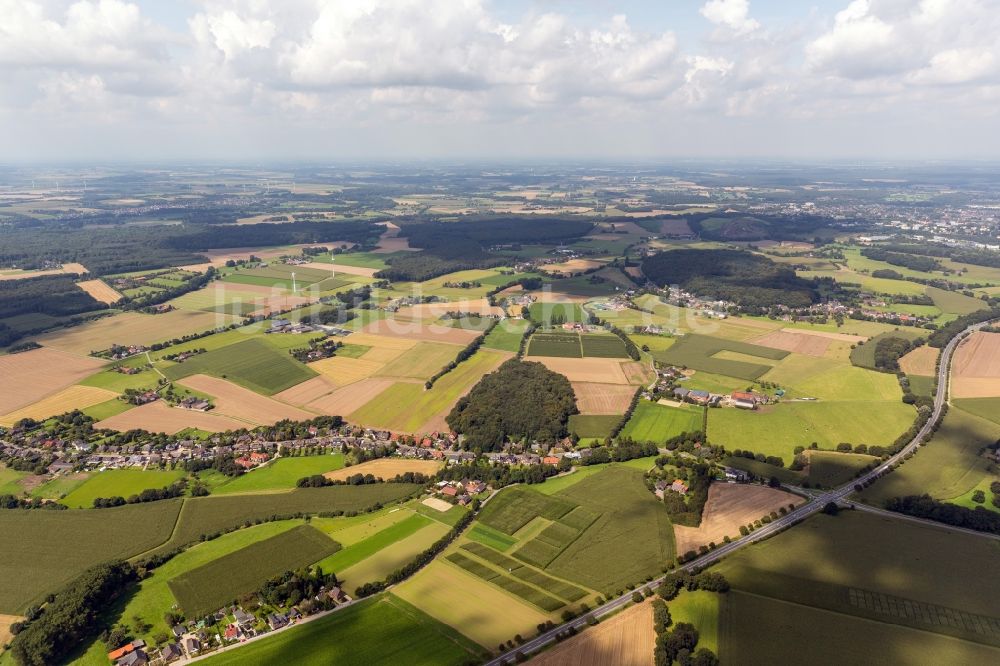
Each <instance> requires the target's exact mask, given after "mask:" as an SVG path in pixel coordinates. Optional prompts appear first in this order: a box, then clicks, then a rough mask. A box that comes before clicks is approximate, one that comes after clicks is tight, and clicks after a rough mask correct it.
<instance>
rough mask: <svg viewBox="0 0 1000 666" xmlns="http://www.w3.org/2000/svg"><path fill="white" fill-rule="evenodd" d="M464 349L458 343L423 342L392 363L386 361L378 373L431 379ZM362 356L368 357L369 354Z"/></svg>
mask: <svg viewBox="0 0 1000 666" xmlns="http://www.w3.org/2000/svg"><path fill="white" fill-rule="evenodd" d="M461 350H462V347H459V346H458V345H450V344H441V343H437V342H421V343H418V344H417V345H416V346H414V347H413V348H412V349H408V350H407V351H405V352H403V354H402V355H401V356H399V357H398V358H396V359H394V360H393V361H392V362H391V363H386V364H385V366H383V367H382V369H381V370H379V371H378V373H376V374H377V375H378V376H381V377H409V378H411V379H429V378H430V377H431V376H433V375H434V374H436V373H437V372H439V371H440V370H441V369H442V368H444V366H446V365H448V363H450V362H451V361H454V360H455V356H456V355H457V354H458V352H460V351H461ZM362 358H364V359H367V358H368V354H365V355H364V356H363V357H362Z"/></svg>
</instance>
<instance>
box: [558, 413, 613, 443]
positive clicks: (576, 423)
mask: <svg viewBox="0 0 1000 666" xmlns="http://www.w3.org/2000/svg"><path fill="white" fill-rule="evenodd" d="M621 420H622V417H621V416H619V415H614V414H609V415H605V414H573V415H572V416H570V417H569V431H570V432H571V433H573V434H575V435H576V436H577V437H580V438H581V439H590V438H593V439H604V438H605V437H610V436H611V431H612V429H614V427H615V426H616V425H618V423H619V422H621Z"/></svg>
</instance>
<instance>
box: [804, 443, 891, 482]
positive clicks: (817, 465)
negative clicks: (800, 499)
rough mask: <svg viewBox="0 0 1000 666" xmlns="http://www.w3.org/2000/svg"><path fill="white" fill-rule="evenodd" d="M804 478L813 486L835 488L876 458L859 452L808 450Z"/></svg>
mask: <svg viewBox="0 0 1000 666" xmlns="http://www.w3.org/2000/svg"><path fill="white" fill-rule="evenodd" d="M806 455H808V456H809V465H808V467H807V468H806V469H807V470H808V475H807V476H806V479H807V480H808V481H809V484H810V485H812V486H814V487H817V486H818V487H822V488H835V487H837V486H840V485H842V484H845V483H847V482H848V481H850V480H851V479H853V478H854V475H855V474H856V473H857V472H858V470H861V469H863V468H865V467H867V466H868V465H870V464H871V463H873V462H876V461H877V460H878V459H877V458H875V457H874V456H867V455H864V454H861V453H837V452H834V451H809V452H808V453H807V454H806Z"/></svg>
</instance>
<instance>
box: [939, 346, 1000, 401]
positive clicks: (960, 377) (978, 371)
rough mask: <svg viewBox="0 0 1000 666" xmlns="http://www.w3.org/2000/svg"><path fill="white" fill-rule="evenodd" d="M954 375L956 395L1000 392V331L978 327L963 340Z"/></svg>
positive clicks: (968, 395)
mask: <svg viewBox="0 0 1000 666" xmlns="http://www.w3.org/2000/svg"><path fill="white" fill-rule="evenodd" d="M951 376H952V385H951V395H952V397H954V398H989V397H992V396H1000V333H983V332H981V331H977V332H976V333H973V334H972V335H970V336H969V337H968V338H966V339H965V340H963V341H962V342H961V343H960V344H959V346H958V350H956V352H955V360H954V363H953V364H952V370H951Z"/></svg>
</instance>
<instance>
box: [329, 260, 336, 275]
mask: <svg viewBox="0 0 1000 666" xmlns="http://www.w3.org/2000/svg"><path fill="white" fill-rule="evenodd" d="M335 261H337V258H336V257H330V265H331V266H333V268H331V269H330V277H332V278H335V277H337V267H336V265H334V262H335Z"/></svg>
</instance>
